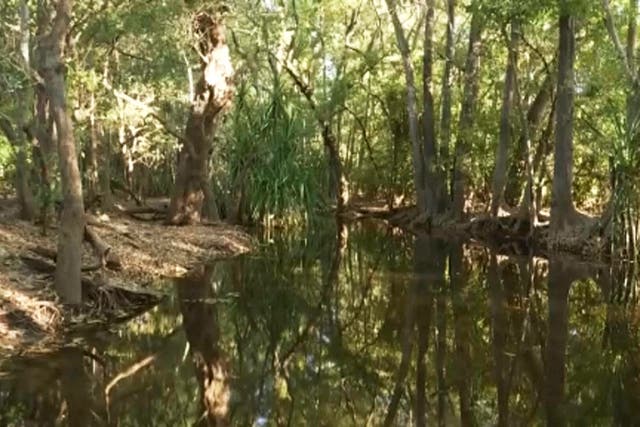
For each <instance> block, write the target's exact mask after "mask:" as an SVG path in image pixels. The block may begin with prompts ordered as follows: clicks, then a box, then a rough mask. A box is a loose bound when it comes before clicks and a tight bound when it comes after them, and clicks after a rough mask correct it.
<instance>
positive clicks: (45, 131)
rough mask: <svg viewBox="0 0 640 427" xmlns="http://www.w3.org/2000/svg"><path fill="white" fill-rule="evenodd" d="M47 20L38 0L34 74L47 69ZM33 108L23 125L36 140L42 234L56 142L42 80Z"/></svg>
mask: <svg viewBox="0 0 640 427" xmlns="http://www.w3.org/2000/svg"><path fill="white" fill-rule="evenodd" d="M50 23H51V14H50V11H49V10H48V7H47V3H46V2H45V1H44V0H39V1H38V13H37V25H36V39H37V40H39V42H38V43H37V45H36V48H35V51H34V56H35V60H34V62H35V66H36V68H37V70H38V74H40V75H41V76H44V75H45V74H46V72H47V71H46V69H47V64H46V60H47V55H48V53H47V50H48V49H49V47H48V46H47V43H43V42H42V41H44V40H45V39H47V28H48V27H49V25H50ZM35 101H36V108H35V117H34V120H33V122H32V123H30V124H29V126H28V127H27V128H26V129H25V131H26V133H27V136H28V138H29V139H31V140H33V141H35V142H37V144H33V149H32V153H33V158H34V159H35V162H36V164H37V167H38V172H39V187H40V188H39V193H40V194H39V197H38V199H39V200H38V201H39V204H40V206H39V207H40V221H41V222H42V232H43V234H46V232H47V227H48V223H49V216H50V215H51V211H52V207H53V194H52V190H51V171H52V170H54V168H55V164H56V144H55V141H54V139H53V126H54V123H53V117H52V115H51V114H50V105H49V99H48V96H47V91H46V88H45V84H44V83H42V82H38V84H37V85H36V99H35Z"/></svg>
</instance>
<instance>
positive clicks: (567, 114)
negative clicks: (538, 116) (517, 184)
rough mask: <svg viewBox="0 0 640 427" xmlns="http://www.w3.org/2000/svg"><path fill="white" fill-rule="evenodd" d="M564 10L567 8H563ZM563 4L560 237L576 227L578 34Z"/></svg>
mask: <svg viewBox="0 0 640 427" xmlns="http://www.w3.org/2000/svg"><path fill="white" fill-rule="evenodd" d="M562 6H564V7H562ZM567 9H568V6H567V5H566V4H564V1H561V12H560V20H559V27H560V28H559V29H560V39H559V48H558V52H559V60H558V89H557V91H558V100H557V107H556V139H555V147H554V162H553V186H552V192H551V230H552V232H554V233H558V232H561V231H563V230H564V229H566V228H567V226H569V225H571V224H572V221H573V218H574V217H575V213H576V212H575V208H574V206H573V198H572V194H571V188H572V184H573V64H574V60H575V34H574V22H573V17H572V16H571V15H570V14H569V12H568V10H567Z"/></svg>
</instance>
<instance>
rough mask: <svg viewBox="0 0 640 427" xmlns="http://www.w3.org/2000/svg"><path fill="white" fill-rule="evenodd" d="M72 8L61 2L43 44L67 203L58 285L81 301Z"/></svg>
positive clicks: (80, 204) (65, 296) (81, 207)
mask: <svg viewBox="0 0 640 427" xmlns="http://www.w3.org/2000/svg"><path fill="white" fill-rule="evenodd" d="M72 7H73V1H72V0H59V1H58V4H57V6H56V15H55V18H54V20H53V24H52V29H51V32H50V34H49V35H48V36H47V37H46V39H44V40H42V44H43V54H44V57H43V66H44V67H43V70H44V76H43V77H44V81H45V89H46V93H47V97H48V99H49V103H50V107H51V113H52V115H53V120H54V122H55V125H56V132H57V137H58V157H59V161H60V173H61V176H62V180H61V181H62V194H63V203H64V207H63V209H62V216H61V219H60V230H59V237H58V257H57V260H56V274H55V285H56V290H57V291H58V293H59V294H60V296H61V298H62V300H63V301H64V302H67V303H70V304H79V303H80V302H81V301H82V287H81V283H80V279H81V271H80V268H81V261H82V260H81V257H82V239H83V236H84V203H83V199H82V181H81V179H80V170H79V168H78V158H77V155H76V146H75V140H74V136H73V125H72V123H71V117H70V116H69V112H68V111H67V101H66V96H65V82H64V71H65V66H64V63H63V50H64V47H65V39H66V36H67V33H68V31H69V23H70V20H71V10H72Z"/></svg>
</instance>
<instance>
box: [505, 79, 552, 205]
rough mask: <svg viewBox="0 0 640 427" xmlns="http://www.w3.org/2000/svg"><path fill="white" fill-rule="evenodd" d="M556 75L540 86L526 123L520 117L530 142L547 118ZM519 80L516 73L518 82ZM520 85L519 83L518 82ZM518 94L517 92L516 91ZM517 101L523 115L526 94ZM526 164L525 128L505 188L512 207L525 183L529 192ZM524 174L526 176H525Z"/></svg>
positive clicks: (520, 95)
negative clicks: (526, 129)
mask: <svg viewBox="0 0 640 427" xmlns="http://www.w3.org/2000/svg"><path fill="white" fill-rule="evenodd" d="M555 77H556V76H555V74H552V73H549V74H547V75H546V76H545V79H544V81H543V82H542V84H541V85H540V89H539V90H538V93H537V94H536V97H535V98H534V99H533V102H532V103H531V105H530V106H529V109H528V110H527V111H526V121H524V122H522V118H521V117H520V121H521V124H522V123H525V124H526V125H527V127H528V130H529V131H530V135H529V136H530V137H531V139H530V141H529V142H533V141H534V140H535V139H536V136H535V135H536V132H537V131H538V129H539V128H540V125H541V123H542V120H543V119H544V117H545V114H544V113H545V111H546V110H547V107H548V106H549V104H550V103H551V101H552V100H553V87H554V84H555ZM517 79H518V76H517V73H516V80H517ZM516 83H518V82H516ZM516 86H517V88H516V89H521V88H522V86H520V85H519V83H518V84H516ZM516 92H517V91H516ZM516 100H517V108H518V114H519V115H521V113H523V112H521V111H520V110H521V109H522V108H524V104H523V101H524V94H523V93H520V94H519V95H517V96H516ZM526 164H527V138H526V136H525V131H524V126H523V129H522V131H521V134H520V137H519V139H518V144H517V147H516V153H515V155H514V161H513V162H512V164H511V167H510V168H509V175H508V178H507V184H506V188H505V199H506V202H507V204H509V205H511V206H515V205H516V204H517V203H518V201H519V197H520V196H521V195H522V192H523V182H524V191H528V190H527V189H526V185H527V183H526V180H523V175H524V177H525V179H526ZM523 173H524V174H523Z"/></svg>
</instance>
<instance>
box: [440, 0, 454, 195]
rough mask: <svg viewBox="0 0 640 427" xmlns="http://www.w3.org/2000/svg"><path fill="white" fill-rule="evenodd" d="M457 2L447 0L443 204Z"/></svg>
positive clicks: (441, 137)
mask: <svg viewBox="0 0 640 427" xmlns="http://www.w3.org/2000/svg"><path fill="white" fill-rule="evenodd" d="M455 7H456V5H455V0H447V31H446V36H445V38H446V44H445V53H444V54H445V63H444V71H443V75H442V112H441V114H440V160H441V163H442V181H443V185H442V194H441V197H442V198H443V200H442V201H441V203H442V202H446V201H447V200H448V198H449V197H448V189H447V186H446V183H447V182H448V181H447V179H446V177H447V176H448V174H449V169H450V164H449V162H450V159H449V157H450V154H449V150H450V145H451V102H452V101H451V72H452V69H453V55H454V51H453V47H454V46H453V32H454V29H455Z"/></svg>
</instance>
